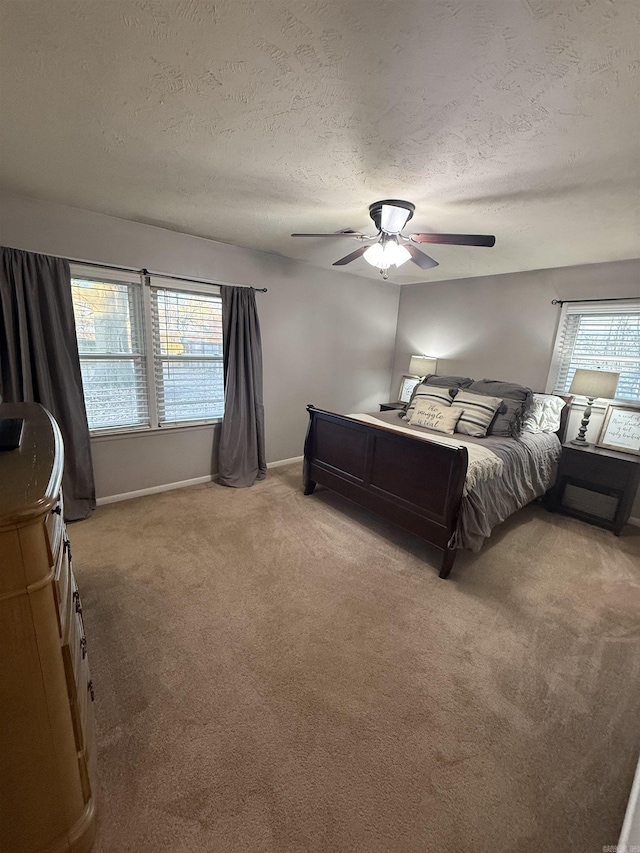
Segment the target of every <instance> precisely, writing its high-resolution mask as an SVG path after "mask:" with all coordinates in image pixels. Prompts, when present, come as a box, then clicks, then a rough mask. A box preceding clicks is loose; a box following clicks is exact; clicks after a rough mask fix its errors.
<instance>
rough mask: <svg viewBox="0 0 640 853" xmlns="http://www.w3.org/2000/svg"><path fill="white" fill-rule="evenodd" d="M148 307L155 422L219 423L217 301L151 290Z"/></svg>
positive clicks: (204, 296) (219, 324)
mask: <svg viewBox="0 0 640 853" xmlns="http://www.w3.org/2000/svg"><path fill="white" fill-rule="evenodd" d="M151 305H152V316H153V352H154V358H155V376H156V389H157V399H158V420H159V422H160V423H161V424H167V423H177V422H180V421H193V420H206V419H208V418H221V417H222V414H223V411H224V378H223V373H222V301H221V299H220V297H219V296H210V295H208V294H204V293H188V292H186V291H182V290H167V289H165V288H153V289H152V291H151Z"/></svg>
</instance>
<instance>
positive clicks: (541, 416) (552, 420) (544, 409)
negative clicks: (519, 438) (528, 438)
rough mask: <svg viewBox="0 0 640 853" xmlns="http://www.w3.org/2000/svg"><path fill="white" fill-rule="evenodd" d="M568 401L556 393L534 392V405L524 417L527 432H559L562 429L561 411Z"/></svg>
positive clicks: (523, 426) (524, 428)
mask: <svg viewBox="0 0 640 853" xmlns="http://www.w3.org/2000/svg"><path fill="white" fill-rule="evenodd" d="M565 405H566V403H565V402H564V400H563V399H561V398H560V397H556V396H555V394H534V395H533V405H532V406H531V409H530V410H529V414H528V415H527V417H526V418H525V419H524V423H523V424H522V429H523V430H524V431H525V432H533V433H539V432H557V431H558V430H559V429H560V413H561V412H562V410H563V409H564V407H565Z"/></svg>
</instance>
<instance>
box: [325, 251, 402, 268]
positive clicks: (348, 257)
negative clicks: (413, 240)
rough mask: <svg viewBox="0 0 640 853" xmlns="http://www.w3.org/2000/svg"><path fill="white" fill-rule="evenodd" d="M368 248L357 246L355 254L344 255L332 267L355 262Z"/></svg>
mask: <svg viewBox="0 0 640 853" xmlns="http://www.w3.org/2000/svg"><path fill="white" fill-rule="evenodd" d="M368 248H369V247H368V246H359V247H358V248H357V249H356V250H355V252H351V254H350V255H345V256H344V258H340V260H339V261H334V262H333V266H334V267H343V266H344V265H345V264H350V263H351V261H355V260H356V258H359V257H360V256H361V255H364V253H365V252H366V251H367V249H368ZM416 251H417V249H416Z"/></svg>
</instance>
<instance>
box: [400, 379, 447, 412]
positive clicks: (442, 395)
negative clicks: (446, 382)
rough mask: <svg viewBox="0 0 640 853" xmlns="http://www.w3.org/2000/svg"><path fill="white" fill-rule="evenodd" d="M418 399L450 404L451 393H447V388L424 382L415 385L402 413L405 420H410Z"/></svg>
mask: <svg viewBox="0 0 640 853" xmlns="http://www.w3.org/2000/svg"><path fill="white" fill-rule="evenodd" d="M419 400H431V401H432V402H434V403H440V404H441V405H443V406H450V405H451V394H450V393H449V389H448V388H438V387H436V386H435V385H425V384H424V383H422V384H420V385H416V387H415V388H414V390H413V394H412V395H411V400H410V401H409V405H408V406H407V409H406V412H405V414H404V419H405V420H406V421H410V420H411V415H412V414H413V410H414V409H415V406H416V403H417V402H418V401H419Z"/></svg>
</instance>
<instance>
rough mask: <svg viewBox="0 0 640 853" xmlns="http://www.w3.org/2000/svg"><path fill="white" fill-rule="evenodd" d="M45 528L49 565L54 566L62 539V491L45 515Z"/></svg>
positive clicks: (63, 534) (63, 533)
mask: <svg viewBox="0 0 640 853" xmlns="http://www.w3.org/2000/svg"><path fill="white" fill-rule="evenodd" d="M45 528H46V531H47V538H48V540H49V552H50V554H51V565H52V566H55V565H56V562H57V560H58V555H59V553H60V549H61V548H62V543H63V540H64V536H65V532H64V502H63V499H62V492H60V495H59V497H58V502H57V503H56V505H55V506H54V508H53V509H52V510H51V512H50V513H49V514H48V515H47V517H46V519H45Z"/></svg>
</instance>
